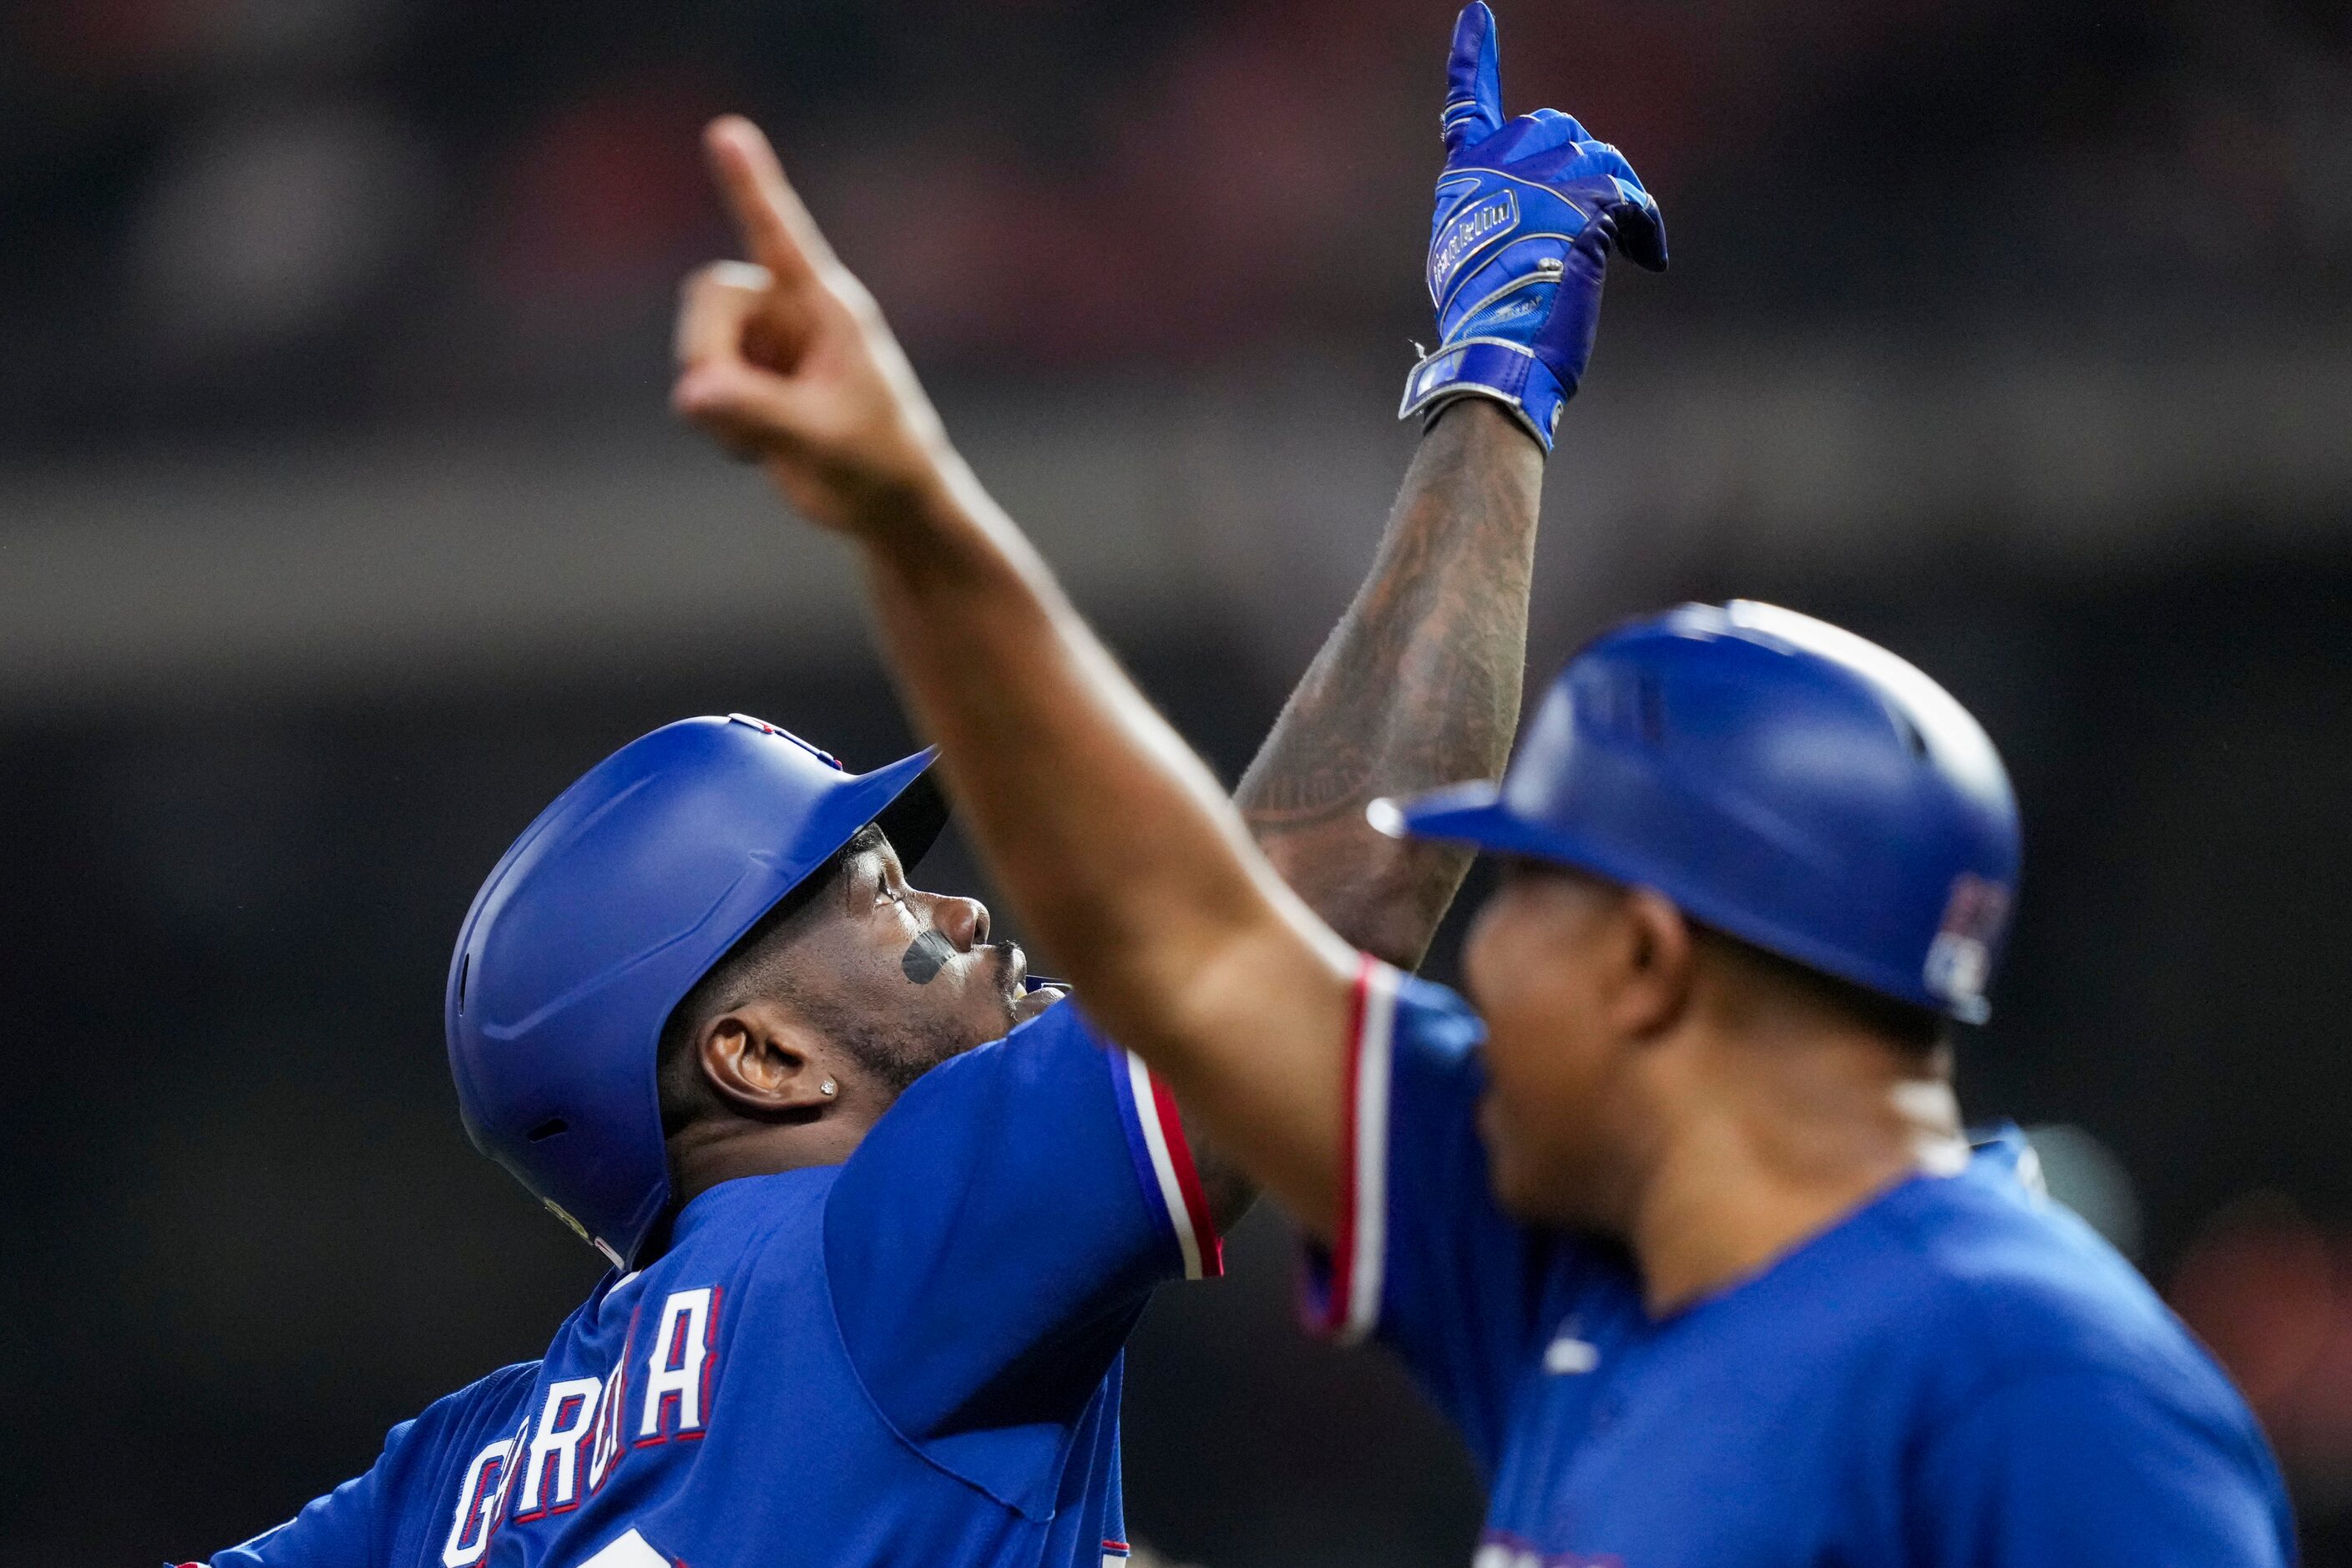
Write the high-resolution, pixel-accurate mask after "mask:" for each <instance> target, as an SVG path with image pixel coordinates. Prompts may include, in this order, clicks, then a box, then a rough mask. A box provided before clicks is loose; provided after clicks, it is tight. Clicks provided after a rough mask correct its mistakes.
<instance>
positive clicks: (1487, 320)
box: [1397, 0, 1666, 452]
mask: <svg viewBox="0 0 2352 1568" xmlns="http://www.w3.org/2000/svg"><path fill="white" fill-rule="evenodd" d="M1445 78H1446V94H1445V111H1444V115H1443V116H1441V117H1440V119H1439V121H1438V126H1439V129H1440V130H1441V132H1443V133H1444V138H1445V169H1444V173H1443V174H1440V175H1439V176H1438V179H1437V216H1436V217H1435V219H1434V220H1433V222H1432V224H1431V226H1430V236H1429V297H1430V300H1432V301H1433V303H1434V304H1435V305H1436V306H1437V333H1438V348H1437V352H1436V353H1433V354H1431V355H1430V356H1429V357H1428V358H1427V359H1424V360H1423V361H1422V362H1421V363H1419V364H1417V365H1415V366H1413V370H1412V375H1410V376H1409V377H1407V378H1406V380H1405V386H1404V405H1403V406H1402V407H1401V408H1399V409H1398V410H1397V417H1398V418H1400V419H1402V418H1405V417H1408V416H1411V415H1413V414H1416V413H1424V412H1434V411H1435V410H1436V409H1437V408H1438V407H1440V406H1442V405H1444V404H1446V403H1449V402H1451V401H1452V400H1453V399H1454V398H1457V397H1491V398H1493V399H1495V400H1496V402H1498V403H1501V404H1503V405H1505V406H1507V407H1508V408H1509V409H1510V410H1511V412H1512V413H1513V414H1514V415H1516V416H1517V417H1518V420H1519V422H1520V423H1521V424H1523V425H1525V426H1527V427H1528V432H1529V433H1530V434H1532V435H1533V436H1534V437H1535V438H1536V439H1537V440H1538V441H1539V442H1541V443H1542V444H1543V448H1544V450H1545V451H1547V452H1549V451H1550V450H1551V437H1552V431H1553V429H1554V428H1555V427H1557V426H1559V411H1560V409H1561V408H1562V407H1563V406H1564V405H1566V404H1567V402H1568V400H1569V399H1570V398H1571V397H1573V396H1575V395H1576V384H1577V383H1578V382H1579V381H1580V379H1582V377H1583V375H1584V366H1585V363H1586V362H1587V361H1588V360H1590V359H1591V357H1592V335H1593V332H1594V331H1595V330H1596V329H1597V328H1598V327H1599V326H1600V324H1601V278H1602V276H1603V275H1604V274H1605V273H1606V272H1607V270H1608V268H1609V252H1610V249H1611V247H1617V248H1619V249H1622V250H1623V251H1624V253H1625V254H1626V256H1627V257H1628V258H1631V259H1633V261H1635V262H1637V263H1639V264H1640V265H1642V266H1643V267H1646V268H1649V269H1650V270H1651V271H1653V272H1663V271H1664V270H1665V268H1666V228H1665V221H1664V219H1663V218H1662V217H1660V216H1659V215H1658V204H1657V203H1656V202H1654V201H1652V200H1651V199H1650V193H1649V192H1647V191H1645V190H1643V188H1642V180H1641V176H1640V175H1638V174H1634V173H1633V165H1632V164H1630V163H1626V162H1625V160H1624V157H1623V156H1622V154H1620V153H1618V151H1617V149H1616V148H1614V147H1612V146H1611V145H1609V143H1607V142H1595V141H1592V140H1591V138H1590V137H1588V136H1587V135H1586V134H1585V131H1584V127H1583V126H1581V125H1579V124H1578V123H1577V122H1576V121H1574V120H1573V119H1571V118H1570V117H1569V116H1568V115H1565V114H1562V113H1560V112H1559V110H1553V109H1538V110H1536V111H1535V112H1534V113H1533V114H1523V115H1521V116H1520V117H1519V118H1517V120H1512V121H1506V120H1504V118H1503V81H1502V71H1501V68H1500V64H1499V60H1498V51H1497V49H1496V43H1495V14H1494V13H1493V12H1492V11H1489V10H1487V9H1486V5H1485V3H1484V0H1471V3H1470V4H1469V5H1467V6H1465V7H1464V9H1463V12H1462V16H1461V18H1460V19H1459V20H1458V21H1456V22H1455V23H1454V56H1453V58H1452V59H1451V60H1449V61H1448V62H1447V64H1446V68H1445Z"/></svg>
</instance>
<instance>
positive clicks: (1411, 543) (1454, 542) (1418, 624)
mask: <svg viewBox="0 0 2352 1568" xmlns="http://www.w3.org/2000/svg"><path fill="white" fill-rule="evenodd" d="M1542 483H1543V453H1542V450H1541V448H1539V447H1537V445H1536V444H1535V442H1534V441H1533V440H1531V439H1530V438H1529V437H1528V435H1527V434H1526V433H1525V432H1524V431H1522V430H1521V429H1520V428H1519V427H1518V426H1517V425H1516V424H1514V423H1513V422H1512V420H1511V419H1510V417H1509V416H1507V414H1505V413H1504V412H1503V410H1502V409H1501V407H1500V406H1499V405H1496V404H1493V403H1489V402H1486V401H1485V400H1483V399H1475V398H1470V399H1464V400H1462V401H1460V402H1456V403H1454V404H1451V405H1448V406H1447V407H1446V408H1445V409H1444V411H1443V412H1442V413H1441V414H1440V416H1439V417H1438V420H1437V423H1436V424H1435V425H1434V426H1433V427H1432V428H1431V430H1430V432H1429V434H1428V435H1427V436H1426V437H1423V440H1422V443H1421V447H1420V448H1419V450H1418V451H1417V452H1415V454H1414V456H1413V460H1412V467H1411V468H1409V469H1408V470H1407V471H1406V474H1405V479H1404V486H1403V489H1402V490H1401V491H1400V492H1399V493H1398V496H1397V502H1396V507H1395V510H1393V511H1392V512H1391V514H1390V518H1389V526H1388V531H1387V533H1386V534H1385V536H1384V537H1383V538H1382V539H1381V547H1380V552H1379V554H1378V555H1377V557H1376V558H1375V559H1374V561H1373V563H1372V571H1371V574H1370V576H1369V577H1368V578H1366V580H1365V582H1364V585H1363V587H1362V588H1361V589H1360V590H1359V591H1358V592H1357V595H1356V598H1355V602H1354V603H1353V604H1351V605H1349V607H1348V613H1347V615H1346V616H1344V617H1342V618H1341V620H1340V622H1339V626H1338V627H1337V628H1336V629H1334V630H1333V632H1332V634H1331V636H1330V638H1329V639H1328V641H1327V642H1326V643H1325V644H1324V646H1323V650H1322V652H1321V653H1319V654H1318V655H1317V657H1316V659H1315V662H1314V664H1313V665H1312V666H1311V667H1310V668H1308V670H1307V675H1306V678H1305V679H1302V680H1301V681H1300V682H1299V684H1298V688H1297V690H1295V691H1293V692H1292V693H1291V694H1290V700H1289V701H1288V703H1287V704H1286V705H1285V706H1284V708H1283V710H1282V716H1281V718H1280V719H1279V720H1277V721H1276V723H1275V727H1274V730H1273V732H1272V733H1271V734H1269V735H1268V736H1267V737H1266V740H1265V745H1264V746H1262V747H1261V748H1260V749H1259V751H1258V754H1257V758H1256V760H1255V762H1253V763H1251V764H1250V769H1249V772H1248V773H1245V774H1244V775H1243V777H1242V783H1241V788H1240V790H1239V791H1238V792H1237V793H1236V794H1235V795H1234V804H1235V805H1238V806H1239V807H1240V808H1241V813H1242V817H1243V820H1244V821H1245V822H1246V823H1247V824H1248V825H1249V827H1250V830H1251V832H1252V833H1253V834H1254V835H1255V837H1256V839H1257V842H1258V847H1260V848H1261V849H1263V850H1264V851H1265V855H1266V858H1268V859H1269V860H1271V861H1272V862H1273V863H1274V866H1275V868H1276V870H1278V871H1279V872H1281V874H1282V877H1283V879H1284V880H1285V881H1286V882H1288V883H1289V884H1290V886H1291V887H1292V888H1293V889H1297V892H1298V894H1299V896H1300V897H1301V898H1303V899H1304V900H1306V901H1307V906H1308V907H1309V908H1310V909H1312V910H1314V911H1315V912H1316V913H1317V914H1318V915H1320V916H1321V917H1322V918H1323V919H1324V920H1326V921H1329V922H1330V924H1331V925H1332V926H1333V927H1334V928H1335V929H1336V930H1337V931H1339V934H1340V935H1341V936H1343V937H1345V938H1347V940H1348V941H1349V942H1352V943H1353V944H1354V945H1356V946H1357V947H1360V948H1361V949H1363V950H1364V951H1365V952H1371V953H1375V954H1377V955H1379V956H1380V957H1381V958H1383V959H1386V960H1387V961H1388V962H1389V963H1393V964H1396V965H1398V966H1399V967H1400V968H1404V969H1412V968H1413V967H1415V966H1416V965H1418V964H1419V963H1420V962H1421V959H1422V955H1423V953H1424V952H1426V951H1427V950H1428V947H1429V942H1430V938H1431V937H1432V936H1433V935H1434V934H1435V932H1436V931H1437V923H1438V921H1440V920H1441V919H1442V918H1443V917H1444V913H1445V910H1446V906H1447V905H1448V904H1450V903H1451V902H1452V901H1453V899H1454V892H1455V890H1456V889H1458V888H1460V886H1461V884H1462V878H1463V874H1464V873H1465V871H1467V870H1468V869H1469V866H1470V856H1469V855H1468V854H1467V853H1466V852H1465V851H1462V850H1459V849H1456V848H1454V847H1451V846H1446V845H1435V844H1428V843H1423V842H1419V841H1415V840H1411V839H1401V838H1391V837H1387V836H1386V835H1383V834H1381V833H1378V832H1375V831H1374V830H1373V829H1372V828H1371V826H1370V824H1368V823H1367V822H1366V821H1365V820H1364V807H1365V806H1366V805H1369V804H1370V802H1372V801H1373V800H1376V799H1379V798H1381V796H1384V795H1387V796H1402V795H1410V794H1413V793H1416V792H1418V791H1421V790H1424V789H1429V788H1433V787H1434V786H1436V785H1439V784H1455V783H1459V782H1460V781H1462V780H1465V779H1476V778H1493V777H1495V776H1496V775H1498V774H1499V773H1501V772H1502V770H1503V764H1504V763H1505V762H1506V761H1507V760H1508V758H1509V754H1510V749H1511V736H1512V733H1513V731H1515V730H1516V729H1517V725H1518V717H1519V683H1520V675H1521V672H1522V670H1523V669H1524V668H1525V665H1526V660H1527V640H1528V577H1529V573H1530V571H1531V570H1532V564H1533V560H1534V554H1535V539H1536V512H1537V503H1538V494H1539V491H1540V489H1541V487H1542Z"/></svg>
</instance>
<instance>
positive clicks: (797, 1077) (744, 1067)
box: [696, 1001, 839, 1118]
mask: <svg viewBox="0 0 2352 1568" xmlns="http://www.w3.org/2000/svg"><path fill="white" fill-rule="evenodd" d="M696 1046H697V1054H698V1057H699V1058H700V1060H701V1064H702V1076H703V1078H704V1079H707V1080H708V1081H709V1084H710V1087H711V1088H712V1089H715V1090H717V1091H718V1094H719V1098H720V1099H721V1100H725V1101H726V1102H727V1103H728V1104H729V1105H730V1107H732V1108H733V1109H734V1110H738V1111H740V1112H742V1113H743V1114H745V1115H747V1116H759V1117H781V1118H795V1117H803V1116H808V1115H813V1114H814V1113H815V1112H816V1111H818V1110H822V1109H823V1108H824V1107H825V1106H827V1105H830V1104H833V1103H834V1102H835V1100H837V1099H838V1098H839V1093H838V1089H837V1087H836V1088H835V1091H834V1092H832V1093H828V1092H827V1091H826V1086H827V1085H829V1084H834V1083H835V1074H834V1072H833V1069H832V1068H830V1067H828V1066H827V1065H826V1058H827V1056H828V1053H827V1051H826V1049H825V1042H824V1037H822V1036H820V1035H819V1034H818V1033H817V1032H816V1031H815V1030H814V1029H812V1028H810V1027H809V1026H808V1025H806V1024H805V1023H803V1022H802V1020H801V1019H800V1018H799V1017H798V1016H796V1015H795V1014H793V1011H792V1010H791V1009H790V1008H788V1007H785V1006H782V1005H780V1004H777V1003H774V1002H768V1001H758V1002H747V1003H744V1004H743V1005H741V1006H740V1007H730V1008H729V1009H728V1010H727V1011H726V1012H724V1013H721V1014H719V1016H716V1017H714V1018H712V1019H710V1020H709V1022H707V1023H706V1024H704V1025H703V1026H702V1029H701V1032H700V1035H699V1037H698V1039H697V1041H696Z"/></svg>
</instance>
